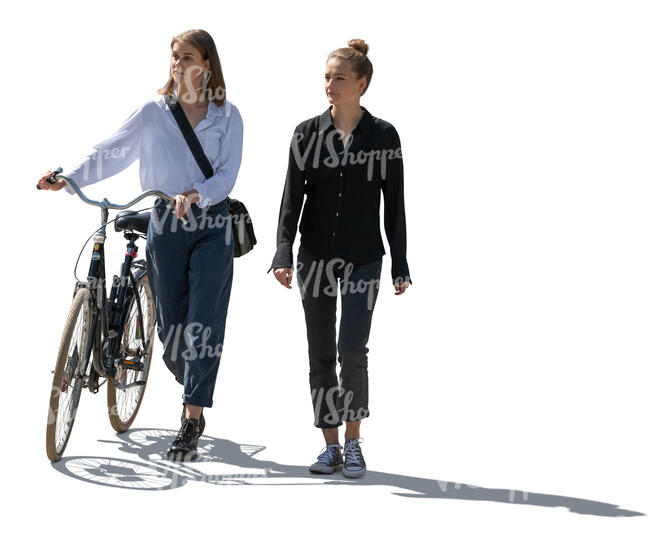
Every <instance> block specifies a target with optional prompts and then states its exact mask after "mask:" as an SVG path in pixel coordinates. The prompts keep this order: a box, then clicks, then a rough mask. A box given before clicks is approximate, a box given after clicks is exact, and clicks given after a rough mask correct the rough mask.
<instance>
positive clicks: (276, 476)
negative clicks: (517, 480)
mask: <svg viewBox="0 0 650 535" xmlns="http://www.w3.org/2000/svg"><path fill="white" fill-rule="evenodd" d="M175 435H176V431H173V430H166V429H154V428H151V429H147V428H140V429H131V430H129V431H127V432H125V433H122V434H116V438H118V439H120V440H118V441H116V440H100V442H104V443H112V444H117V445H118V450H119V451H120V452H122V453H125V454H129V455H135V456H136V457H137V458H138V460H130V459H119V458H112V457H90V456H69V457H63V458H62V459H61V460H60V461H58V462H56V463H52V466H53V467H54V468H55V469H56V470H58V471H59V472H61V473H62V474H65V475H67V476H69V477H74V478H76V479H80V480H82V481H86V482H89V483H94V484H97V485H103V486H111V487H116V488H130V489H136V490H172V489H175V488H178V487H181V486H183V485H185V484H187V483H188V482H190V481H197V482H204V483H208V484H216V485H226V484H231V485H232V484H236V485H252V484H256V485H261V484H263V485H270V486H275V485H358V486H374V485H381V486H387V487H393V488H397V489H401V490H402V491H403V492H396V491H392V492H391V493H392V494H394V495H396V496H402V497H408V498H438V499H440V498H443V499H453V500H474V501H489V502H497V503H512V504H520V505H535V506H538V507H566V508H567V510H568V511H570V512H572V513H578V514H587V515H595V516H608V517H630V516H645V513H642V512H639V511H631V510H626V509H621V508H620V507H619V506H618V505H616V504H612V503H606V502H599V501H594V500H587V499H583V498H574V497H570V496H559V495H553V494H541V493H535V492H528V491H522V490H515V489H498V488H486V487H479V486H476V485H471V484H467V483H457V482H452V481H443V480H438V479H427V478H421V477H415V476H406V475H401V474H391V473H387V472H376V471H373V470H369V471H368V472H366V474H365V476H364V477H362V478H360V479H356V480H350V479H346V478H344V477H343V475H342V474H341V472H340V471H339V472H335V473H334V474H332V475H324V474H311V473H310V472H309V470H308V469H307V467H306V466H301V465H289V464H281V463H276V462H274V461H269V460H260V459H256V458H254V456H255V455H257V454H258V453H260V452H261V451H263V450H264V449H266V447H265V446H260V445H253V444H238V443H236V442H233V441H231V440H227V439H221V438H215V437H210V436H207V435H204V436H203V437H201V438H200V439H199V444H198V450H199V453H200V455H201V456H200V458H199V459H198V460H197V461H194V462H185V463H183V462H175V461H169V460H168V459H167V458H166V455H165V454H166V451H167V448H168V446H169V443H170V442H171V440H173V437H174V436H175ZM214 462H218V463H223V464H227V465H231V466H237V467H239V468H242V469H245V470H247V471H248V472H246V473H228V474H209V473H205V472H203V471H201V470H200V467H201V465H202V464H203V463H214ZM294 479H297V480H303V481H298V482H296V481H292V480H294Z"/></svg>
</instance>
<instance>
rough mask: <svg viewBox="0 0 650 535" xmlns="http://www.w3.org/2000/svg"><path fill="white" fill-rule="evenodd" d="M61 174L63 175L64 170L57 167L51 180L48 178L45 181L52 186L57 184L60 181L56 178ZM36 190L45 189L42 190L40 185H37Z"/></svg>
mask: <svg viewBox="0 0 650 535" xmlns="http://www.w3.org/2000/svg"><path fill="white" fill-rule="evenodd" d="M59 173H63V169H62V168H61V167H57V168H56V169H55V170H54V174H53V175H52V176H51V177H50V178H46V179H45V180H46V181H47V182H49V183H50V184H56V181H57V180H58V178H56V175H58V174H59ZM36 189H43V188H41V187H40V186H39V185H38V184H36Z"/></svg>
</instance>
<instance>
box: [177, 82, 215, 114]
mask: <svg viewBox="0 0 650 535" xmlns="http://www.w3.org/2000/svg"><path fill="white" fill-rule="evenodd" d="M176 92H177V95H178V99H179V100H180V101H181V102H182V103H183V106H185V107H190V108H196V109H200V108H206V107H207V106H208V105H209V104H210V101H209V100H208V99H207V97H206V95H205V94H204V93H203V92H202V91H201V88H200V87H199V88H192V87H188V86H187V85H185V83H183V81H182V80H181V81H180V82H179V83H178V86H177V89H176Z"/></svg>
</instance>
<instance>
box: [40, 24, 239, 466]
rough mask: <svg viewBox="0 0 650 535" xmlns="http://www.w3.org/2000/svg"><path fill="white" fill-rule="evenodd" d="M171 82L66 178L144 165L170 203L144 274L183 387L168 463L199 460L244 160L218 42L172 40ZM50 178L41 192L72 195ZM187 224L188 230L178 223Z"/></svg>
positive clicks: (191, 37) (146, 177)
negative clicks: (201, 155) (182, 121)
mask: <svg viewBox="0 0 650 535" xmlns="http://www.w3.org/2000/svg"><path fill="white" fill-rule="evenodd" d="M171 52H172V54H171V60H170V75H169V79H168V80H167V82H166V83H165V85H164V87H163V88H161V89H159V90H158V96H157V97H156V98H154V99H151V100H148V101H147V102H145V103H144V104H142V105H141V106H140V107H138V109H136V110H135V111H134V112H133V113H132V114H131V115H130V116H129V117H128V118H127V119H126V121H125V122H124V123H123V124H122V126H120V128H119V129H118V130H117V131H115V132H114V133H113V134H112V135H111V136H110V137H109V138H108V139H106V140H105V141H103V142H101V143H99V144H97V145H95V146H94V147H93V148H92V150H91V151H90V152H89V154H88V155H87V156H86V157H85V159H84V160H83V162H82V163H81V164H79V165H78V166H77V167H76V168H74V169H73V170H72V171H71V172H68V173H66V174H67V176H68V177H70V178H71V179H73V180H75V182H76V183H77V184H78V185H79V186H80V187H84V186H86V185H88V184H93V183H95V182H98V181H100V180H103V179H105V178H108V177H111V176H113V175H115V174H117V173H119V172H120V171H122V170H124V169H126V168H127V167H128V166H129V165H131V164H132V163H133V162H135V161H136V160H139V162H140V164H139V172H140V184H141V186H142V189H143V190H147V189H157V190H161V191H162V192H164V193H166V194H167V195H169V196H170V197H173V213H172V211H171V207H170V206H168V205H166V203H164V202H163V201H161V200H157V201H156V203H155V206H154V210H153V211H152V214H151V219H150V224H149V229H148V232H147V247H146V255H147V265H148V271H149V280H150V283H151V290H152V293H153V296H154V302H155V305H156V322H157V330H158V335H159V338H160V340H161V341H162V342H163V346H164V351H163V360H164V362H165V364H166V365H167V367H168V368H169V369H170V371H171V372H172V373H173V374H174V376H175V378H176V380H177V381H178V382H179V383H180V384H182V385H183V389H184V391H183V395H182V400H183V406H184V408H183V414H182V417H181V428H180V430H179V432H178V434H177V435H176V438H175V440H174V441H173V442H172V443H171V445H170V448H169V450H168V452H167V455H168V457H169V458H174V459H179V460H194V459H195V458H196V456H197V451H196V447H197V442H198V439H199V437H200V436H201V434H202V433H203V430H204V428H205V419H204V416H203V408H204V407H212V403H213V401H212V395H213V392H214V387H215V382H216V377H217V371H218V368H219V362H220V358H221V351H222V347H223V339H224V332H225V324H226V316H227V310H228V303H229V300H230V289H231V285H232V277H233V256H234V238H233V234H232V226H231V220H230V217H229V207H228V200H227V199H226V197H227V196H228V194H229V193H230V192H231V191H232V189H233V187H234V185H235V181H236V179H237V173H238V171H239V167H240V163H241V156H242V141H243V125H242V119H241V115H240V113H239V110H238V109H237V107H236V106H235V105H233V104H232V103H231V102H230V101H228V100H226V90H225V83H224V79H223V74H222V70H221V63H220V61H219V56H218V54H217V49H216V46H215V44H214V41H213V40H212V37H211V36H210V35H209V34H208V33H207V32H205V31H203V30H188V31H186V32H183V33H181V34H179V35H177V36H175V37H174V38H173V39H172V41H171ZM164 95H170V96H172V97H175V98H177V99H178V102H179V104H180V105H181V107H182V109H183V111H184V113H185V115H186V116H187V119H188V121H189V122H190V125H191V126H192V128H193V129H194V132H195V133H196V136H197V138H198V139H199V142H200V143H201V146H202V148H203V150H204V152H205V154H206V156H207V158H208V160H209V161H210V163H211V164H212V168H213V170H214V175H213V176H212V177H210V178H209V179H208V180H206V178H205V176H204V175H203V173H202V171H201V169H200V168H199V166H198V164H197V162H196V160H195V158H194V156H193V155H192V153H191V151H190V149H189V147H188V145H187V143H186V141H185V139H184V137H183V135H182V133H181V131H180V128H179V127H178V125H177V123H176V120H175V119H174V116H173V115H172V112H171V110H170V109H169V107H168V105H167V103H166V101H165V97H164ZM52 175H53V171H48V172H46V173H43V176H42V177H41V178H40V180H39V185H40V187H41V188H43V189H51V190H54V191H57V190H59V189H62V188H65V189H66V191H68V193H70V194H74V190H73V189H72V187H71V186H70V185H68V184H66V183H65V180H64V179H62V178H60V179H59V180H58V181H57V182H56V183H54V184H50V183H49V182H47V179H48V178H49V177H51V176H52ZM183 216H186V217H187V220H188V223H187V224H186V225H183V224H181V223H180V221H178V220H179V219H180V218H182V217H183Z"/></svg>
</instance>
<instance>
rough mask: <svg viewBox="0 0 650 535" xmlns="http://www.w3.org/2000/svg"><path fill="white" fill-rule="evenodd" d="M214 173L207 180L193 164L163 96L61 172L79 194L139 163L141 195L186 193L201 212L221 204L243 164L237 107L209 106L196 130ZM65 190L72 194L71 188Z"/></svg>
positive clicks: (131, 116)
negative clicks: (191, 191)
mask: <svg viewBox="0 0 650 535" xmlns="http://www.w3.org/2000/svg"><path fill="white" fill-rule="evenodd" d="M194 132H195V133H196V136H197V137H198V139H199V141H200V143H201V146H202V147H203V151H204V152H205V155H206V156H207V158H208V160H209V161H210V163H211V164H212V168H213V169H214V170H215V172H214V175H213V176H212V177H211V178H210V179H207V180H206V178H205V175H204V174H203V172H202V171H201V169H200V168H199V165H198V164H197V163H196V160H195V159H194V156H193V155H192V152H191V151H190V148H189V147H188V145H187V142H186V141H185V138H184V137H183V134H182V133H181V131H180V128H179V127H178V124H177V123H176V120H175V119H174V116H173V115H172V112H171V110H170V109H169V107H168V106H167V103H166V102H165V98H164V96H163V95H158V96H157V97H156V98H155V99H153V100H148V101H147V102H145V103H144V104H142V105H141V106H140V107H139V108H138V109H137V110H135V111H134V112H133V113H131V115H130V116H129V117H128V118H127V119H126V121H124V123H123V124H122V125H121V126H120V127H119V128H118V129H117V130H116V131H115V132H114V133H113V134H112V135H111V136H110V137H109V138H108V139H106V140H104V141H102V142H101V143H98V144H96V145H94V146H93V148H92V150H91V151H90V152H89V153H88V154H87V156H86V157H85V159H84V160H83V161H82V162H81V163H80V164H79V165H78V166H77V167H75V168H74V169H73V170H72V171H70V172H65V171H64V172H63V174H64V175H65V176H68V177H70V178H72V179H73V180H74V181H75V182H76V183H77V185H78V186H79V187H80V188H83V187H84V186H87V185H88V184H94V183H95V182H99V181H100V180H104V179H105V178H108V177H111V176H113V175H115V174H117V173H119V172H120V171H122V170H124V169H126V168H127V167H128V166H129V165H131V164H132V163H133V162H134V161H136V160H138V159H139V160H140V185H141V186H142V189H143V190H147V189H158V190H160V191H162V192H163V193H166V194H167V195H169V196H172V197H173V196H174V195H178V194H179V193H183V192H184V191H187V190H189V189H195V190H196V191H197V192H198V193H199V201H198V206H199V208H204V207H206V206H210V205H213V204H217V203H218V202H220V201H222V200H224V199H225V198H226V197H227V196H228V195H229V193H230V192H231V191H232V189H233V187H234V185H235V181H236V179H237V173H238V171H239V166H240V164H241V157H242V142H243V133H244V130H243V124H242V119H241V115H240V114H239V110H238V109H237V107H236V106H235V105H234V104H232V103H231V102H230V101H228V100H226V101H225V102H224V104H223V105H222V106H217V105H216V104H215V103H214V102H213V101H210V103H209V105H208V110H207V115H206V117H205V119H203V120H202V121H201V122H200V123H199V124H198V125H196V128H195V129H194ZM65 190H66V191H67V192H68V193H70V194H73V195H74V194H75V191H74V190H73V189H72V186H70V185H66V186H65Z"/></svg>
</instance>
